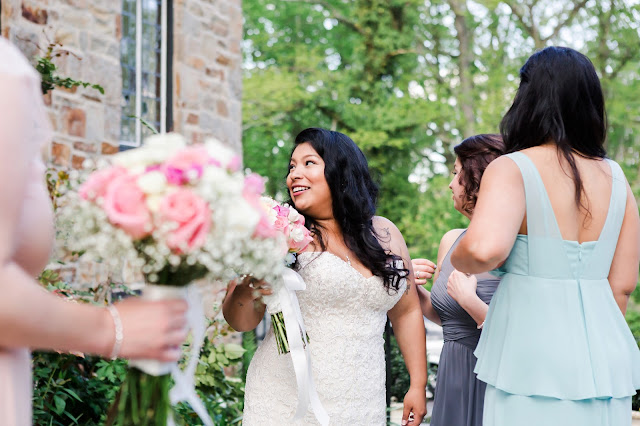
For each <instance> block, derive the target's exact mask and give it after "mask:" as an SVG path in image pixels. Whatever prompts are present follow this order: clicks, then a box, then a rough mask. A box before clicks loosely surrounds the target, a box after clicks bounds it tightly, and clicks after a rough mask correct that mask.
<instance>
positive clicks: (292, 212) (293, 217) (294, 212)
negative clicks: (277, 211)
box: [287, 207, 300, 222]
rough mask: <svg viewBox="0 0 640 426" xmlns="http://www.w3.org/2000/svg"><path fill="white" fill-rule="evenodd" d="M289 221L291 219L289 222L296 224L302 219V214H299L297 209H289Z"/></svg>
mask: <svg viewBox="0 0 640 426" xmlns="http://www.w3.org/2000/svg"><path fill="white" fill-rule="evenodd" d="M287 219H289V222H295V221H296V220H298V219H300V213H298V211H297V210H296V209H294V208H293V207H291V208H289V216H287Z"/></svg>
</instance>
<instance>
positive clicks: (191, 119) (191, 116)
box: [187, 112, 199, 124]
mask: <svg viewBox="0 0 640 426" xmlns="http://www.w3.org/2000/svg"><path fill="white" fill-rule="evenodd" d="M198 122H199V118H198V116H197V115H196V114H193V113H191V112H190V113H189V115H188V116H187V123H188V124H198Z"/></svg>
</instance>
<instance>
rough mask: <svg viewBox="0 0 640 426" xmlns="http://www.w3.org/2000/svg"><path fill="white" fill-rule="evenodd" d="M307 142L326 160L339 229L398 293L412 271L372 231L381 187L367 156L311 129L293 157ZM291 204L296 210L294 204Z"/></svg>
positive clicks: (340, 137)
mask: <svg viewBox="0 0 640 426" xmlns="http://www.w3.org/2000/svg"><path fill="white" fill-rule="evenodd" d="M305 142H308V143H310V144H311V146H312V147H313V149H314V150H315V151H316V152H317V153H318V155H319V156H320V157H321V158H322V160H323V161H324V177H325V179H326V180H327V184H328V185H329V190H330V191H331V199H332V203H333V217H334V219H335V220H336V222H338V225H339V226H340V229H341V231H342V235H343V238H344V243H345V244H346V246H347V247H348V248H349V250H351V251H352V252H353V253H354V254H355V255H356V256H357V258H358V260H359V261H360V262H362V264H363V265H364V266H366V267H367V269H369V270H370V271H371V272H372V273H373V274H374V275H376V276H379V277H381V278H382V280H383V283H384V287H385V289H386V290H387V292H389V293H390V294H391V293H393V292H397V291H398V289H399V287H400V282H401V280H402V278H405V277H407V276H408V275H409V270H408V269H406V268H398V267H396V265H395V261H397V260H402V258H401V257H400V256H398V255H395V254H393V253H391V252H389V251H385V250H384V249H383V248H382V246H381V245H380V239H381V238H385V237H386V236H381V235H379V234H376V231H375V230H374V228H373V223H372V220H373V216H374V215H375V213H376V203H377V200H378V186H377V185H376V184H375V182H374V181H373V179H372V178H371V174H370V173H369V164H368V163H367V159H366V158H365V156H364V154H363V153H362V151H361V150H360V148H358V146H357V145H356V144H355V142H353V141H352V140H351V138H349V137H348V136H347V135H344V134H342V133H339V132H334V131H330V130H326V129H321V128H309V129H305V130H303V131H302V132H300V133H299V134H298V136H296V139H295V142H294V143H295V145H294V147H293V150H292V151H291V155H293V151H295V149H296V148H297V147H298V145H300V144H303V143H305ZM289 202H290V204H291V205H293V206H294V207H295V203H294V202H293V201H291V200H290V201H289ZM305 219H306V226H307V228H309V229H310V230H311V232H312V234H313V235H314V237H315V238H316V239H317V241H318V243H319V244H320V248H321V249H322V251H324V250H326V245H325V242H324V241H323V238H322V232H321V231H322V228H321V226H320V224H319V223H318V222H316V221H315V220H314V219H313V218H312V217H309V216H306V215H305Z"/></svg>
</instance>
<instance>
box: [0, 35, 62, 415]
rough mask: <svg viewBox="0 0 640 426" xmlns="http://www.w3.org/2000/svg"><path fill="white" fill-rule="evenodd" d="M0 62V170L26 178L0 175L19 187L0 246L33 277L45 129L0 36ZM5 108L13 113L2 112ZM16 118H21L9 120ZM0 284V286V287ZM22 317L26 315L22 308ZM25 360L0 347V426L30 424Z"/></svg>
mask: <svg viewBox="0 0 640 426" xmlns="http://www.w3.org/2000/svg"><path fill="white" fill-rule="evenodd" d="M0 58H2V63H1V64H0V96H2V97H3V100H0V149H1V150H2V151H1V152H2V155H1V156H0V168H2V169H4V170H7V169H9V170H15V169H16V166H15V164H19V165H23V167H24V168H25V169H23V170H22V172H26V173H23V176H25V175H26V176H27V178H26V179H27V182H21V183H19V182H16V181H15V179H14V180H13V181H12V180H11V176H6V172H5V173H4V174H3V172H2V171H0V191H3V190H4V189H5V188H6V186H8V185H16V184H20V185H21V186H22V187H23V191H22V193H23V196H20V197H18V198H17V199H11V200H9V201H11V202H15V203H18V204H20V216H19V219H18V221H17V223H13V224H9V225H10V229H13V230H14V233H13V235H11V236H9V240H10V241H1V242H0V244H2V245H4V246H5V247H3V248H8V251H9V253H10V259H9V261H11V262H14V263H15V264H17V265H18V266H20V267H21V268H22V269H23V270H24V271H26V272H27V273H28V274H29V275H31V276H33V277H34V278H35V277H36V276H37V275H38V274H39V273H40V272H41V271H42V269H43V268H44V267H45V265H46V264H47V261H48V259H49V255H50V251H51V247H52V242H53V212H52V208H51V202H50V200H49V197H48V192H47V189H46V186H45V180H44V170H45V169H44V165H43V164H42V161H41V159H40V158H41V154H40V152H41V147H42V146H43V144H44V143H47V142H48V141H49V140H50V139H49V136H50V134H51V131H50V127H49V123H48V121H47V120H48V119H47V116H46V113H45V109H44V105H43V102H42V97H41V95H40V93H39V86H40V80H39V76H38V75H37V73H36V72H35V70H34V69H33V68H32V67H31V66H30V65H29V63H28V62H27V60H26V58H24V56H23V55H22V54H21V53H20V52H19V51H18V49H17V48H15V47H14V46H13V45H11V44H10V43H9V42H8V41H6V40H5V39H3V38H2V37H0ZM7 108H15V110H17V111H18V112H16V111H15V110H13V111H6V109H7ZM22 112H24V114H22ZM20 114H22V115H20ZM16 116H18V117H19V118H21V119H22V120H17V121H13V120H12V119H15V117H16ZM7 117H9V118H7ZM25 123H26V124H25ZM10 162H19V163H14V164H10ZM27 169H28V171H27ZM3 200H4V201H5V202H6V200H5V199H4V198H3ZM6 207H8V206H4V205H3V206H2V208H6ZM2 284H3V283H2V282H0V289H1V288H2ZM16 303H20V302H19V301H16ZM25 315H29V311H28V309H25ZM4 326H7V325H6V324H5V325H4ZM1 332H2V331H1V330H0V333H1ZM30 361H31V360H30V353H29V350H28V349H27V348H2V347H0V425H3V426H13V425H20V426H21V425H30V424H31V388H32V383H31V365H30Z"/></svg>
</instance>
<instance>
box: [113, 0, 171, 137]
mask: <svg viewBox="0 0 640 426" xmlns="http://www.w3.org/2000/svg"><path fill="white" fill-rule="evenodd" d="M137 1H139V2H140V4H141V6H142V17H141V19H142V27H141V28H140V30H141V36H142V37H141V51H142V52H141V53H142V55H141V63H136V0H122V10H123V12H122V24H123V28H122V40H121V42H120V63H121V67H122V131H121V134H122V140H123V141H129V140H130V141H132V142H134V141H135V126H136V120H137V119H131V118H128V117H129V116H135V115H136V95H138V96H140V99H141V101H142V104H141V106H142V112H141V114H140V115H141V118H143V119H144V120H145V121H147V122H148V123H149V124H151V125H152V126H153V127H155V128H156V129H158V130H159V129H160V116H161V114H160V107H161V99H160V92H161V90H160V85H161V78H160V70H161V66H160V65H161V51H160V49H161V37H162V33H161V15H160V13H161V5H162V0H137ZM136 69H138V70H139V71H138V72H139V73H140V75H141V77H142V78H141V83H142V85H141V88H140V90H141V93H136V89H137V88H136ZM142 128H143V131H142V134H143V136H145V135H149V134H151V133H152V132H151V131H150V130H148V129H146V128H145V126H144V125H143V126H142Z"/></svg>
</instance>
